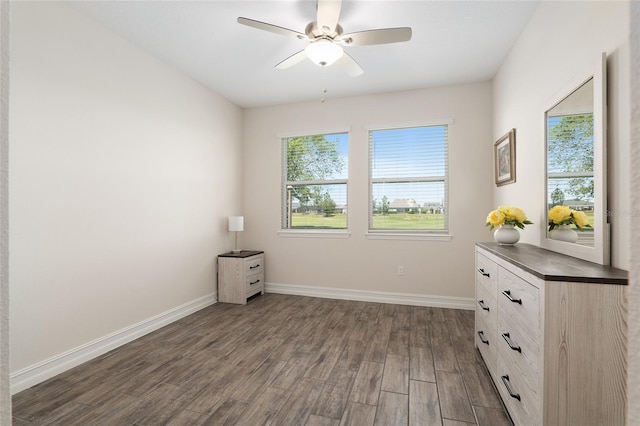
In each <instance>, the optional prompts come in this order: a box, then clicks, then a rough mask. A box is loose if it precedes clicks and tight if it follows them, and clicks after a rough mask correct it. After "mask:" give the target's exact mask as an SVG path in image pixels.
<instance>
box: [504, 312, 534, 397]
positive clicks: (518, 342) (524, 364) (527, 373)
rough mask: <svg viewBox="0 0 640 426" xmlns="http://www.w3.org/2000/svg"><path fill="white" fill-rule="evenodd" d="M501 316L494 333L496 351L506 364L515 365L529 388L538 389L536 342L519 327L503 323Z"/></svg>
mask: <svg viewBox="0 0 640 426" xmlns="http://www.w3.org/2000/svg"><path fill="white" fill-rule="evenodd" d="M503 319H504V318H503V317H501V318H499V321H498V323H499V325H498V331H497V333H496V341H497V344H496V346H497V352H498V356H501V357H502V358H503V359H504V360H505V361H506V362H507V364H508V365H510V366H511V365H513V366H515V367H516V368H517V369H518V371H520V372H521V373H522V377H523V378H524V380H525V381H526V382H527V384H528V385H529V387H530V388H531V389H534V390H535V392H536V393H537V392H538V389H539V387H538V386H539V370H540V368H539V360H540V349H539V345H538V342H535V341H533V340H532V339H531V338H530V337H529V336H527V335H526V333H524V332H522V330H521V329H520V327H516V326H514V325H513V324H509V321H508V322H507V323H506V324H505V323H504V321H503Z"/></svg>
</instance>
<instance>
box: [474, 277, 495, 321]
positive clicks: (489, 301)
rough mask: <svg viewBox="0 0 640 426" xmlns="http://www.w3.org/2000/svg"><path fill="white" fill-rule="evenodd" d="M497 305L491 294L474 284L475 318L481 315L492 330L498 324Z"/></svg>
mask: <svg viewBox="0 0 640 426" xmlns="http://www.w3.org/2000/svg"><path fill="white" fill-rule="evenodd" d="M497 305H498V303H497V302H496V298H495V296H491V295H490V294H489V292H488V291H487V290H486V289H485V288H484V287H482V286H479V285H478V286H476V318H478V317H481V318H482V319H483V320H484V322H485V323H486V324H487V325H488V326H489V327H491V328H492V330H495V329H496V327H497V325H498V309H497V308H498V306H497Z"/></svg>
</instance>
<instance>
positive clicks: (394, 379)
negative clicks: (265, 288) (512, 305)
mask: <svg viewBox="0 0 640 426" xmlns="http://www.w3.org/2000/svg"><path fill="white" fill-rule="evenodd" d="M473 315H474V314H473V311H462V310H454V309H442V308H428V307H416V306H404V305H391V304H379V303H369V302H356V301H346V300H331V299H318V298H311V297H302V296H289V295H279V294H265V295H263V296H258V297H255V298H254V299H253V300H251V301H250V302H249V303H248V304H247V305H230V304H224V303H218V304H216V305H213V306H210V307H208V308H206V309H203V310H201V311H199V312H197V313H195V314H193V315H190V316H188V317H186V318H183V319H181V320H179V321H177V322H175V323H173V324H170V325H168V326H166V327H164V328H162V329H160V330H157V331H155V332H153V333H151V334H148V335H146V336H144V337H142V338H140V339H138V340H135V341H133V342H131V343H129V344H127V345H124V346H122V347H120V348H118V349H115V350H113V351H111V352H109V353H107V354H105V355H102V356H100V357H98V358H96V359H94V360H91V361H89V362H87V363H85V364H83V365H81V366H78V367H76V368H74V369H72V370H69V371H67V372H65V373H62V374H60V375H58V376H56V377H54V378H51V379H49V380H47V381H46V382H43V383H41V384H38V385H37V386H34V387H32V388H30V389H27V390H25V391H23V392H20V393H19V394H16V395H15V396H14V397H13V420H14V425H28V424H37V425H49V424H52V425H83V426H84V425H189V426H191V425H263V424H272V425H314V426H320V425H357V426H366V425H407V424H410V425H445V426H447V425H449V426H453V425H459V426H462V425H473V424H479V425H491V426H498V425H510V424H511V423H510V421H509V419H508V417H507V416H506V414H505V412H504V409H503V407H502V405H501V403H500V400H499V398H498V395H497V393H496V391H495V388H494V387H493V384H492V382H491V379H490V378H489V376H488V374H487V372H486V369H485V367H484V365H483V364H482V361H481V359H480V355H479V353H478V352H477V349H476V348H475V346H474V343H473V333H474V316H473Z"/></svg>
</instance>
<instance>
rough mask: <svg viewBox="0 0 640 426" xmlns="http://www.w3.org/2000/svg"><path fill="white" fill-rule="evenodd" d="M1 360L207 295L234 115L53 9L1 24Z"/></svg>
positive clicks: (224, 202) (49, 353)
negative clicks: (5, 313)
mask: <svg viewBox="0 0 640 426" xmlns="http://www.w3.org/2000/svg"><path fill="white" fill-rule="evenodd" d="M11 55H12V56H11V75H12V80H11V101H10V107H11V114H10V140H11V152H10V162H11V174H10V194H11V205H10V234H11V238H10V252H11V257H10V283H11V286H10V287H11V366H12V371H13V372H16V371H18V370H20V369H23V368H25V367H27V366H32V365H34V364H37V363H39V362H42V361H44V360H48V359H50V358H51V357H53V356H57V355H59V354H63V353H65V352H66V351H70V350H72V349H74V348H76V347H79V346H81V345H83V344H86V343H87V342H91V341H93V340H94V339H98V338H102V337H104V336H108V335H109V334H110V333H113V332H116V331H118V330H121V329H124V328H126V327H129V326H131V325H132V324H136V323H138V322H140V321H143V320H147V319H149V318H152V317H154V316H155V315H158V314H161V313H163V312H165V311H167V310H170V309H173V308H175V307H177V306H180V305H182V304H185V303H187V302H190V301H192V300H194V299H198V298H201V297H203V296H207V295H212V294H213V293H214V292H215V259H216V254H218V253H219V252H223V251H225V250H228V249H229V248H230V247H231V245H232V240H231V238H230V237H229V234H228V232H227V230H226V217H227V216H228V215H229V214H233V213H235V212H236V211H237V210H239V207H240V198H239V197H238V193H239V191H240V190H241V187H240V178H241V176H240V172H239V170H240V137H241V115H242V111H241V110H240V109H239V108H238V107H236V106H234V105H233V104H231V103H230V102H228V101H226V100H225V99H223V98H221V97H220V96H218V95H217V94H215V93H213V92H211V91H209V90H207V89H205V88H204V87H203V86H201V85H199V84H197V83H195V82H194V81H192V80H190V79H188V78H186V77H185V76H184V75H182V74H180V73H178V72H177V71H175V70H174V69H173V68H170V67H168V66H166V65H165V64H163V63H161V62H160V61H158V60H156V59H154V58H152V57H151V56H150V55H148V54H146V53H144V52H143V51H141V50H139V49H138V48H135V47H133V46H132V45H130V44H128V43H127V42H125V41H124V40H122V39H121V38H119V37H117V36H115V35H114V34H113V33H110V32H108V31H107V30H105V29H103V28H102V27H100V26H98V25H96V24H95V23H94V22H93V21H91V20H89V19H87V18H86V17H83V16H82V15H81V14H79V13H78V12H77V11H75V10H73V9H71V8H68V7H67V6H64V5H62V4H61V3H53V2H51V3H46V2H42V3H30V2H16V3H13V4H12V22H11Z"/></svg>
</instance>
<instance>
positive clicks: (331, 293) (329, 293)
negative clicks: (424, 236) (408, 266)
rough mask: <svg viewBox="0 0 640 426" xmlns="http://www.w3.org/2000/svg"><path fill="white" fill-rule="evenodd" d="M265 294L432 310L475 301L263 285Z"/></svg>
mask: <svg viewBox="0 0 640 426" xmlns="http://www.w3.org/2000/svg"><path fill="white" fill-rule="evenodd" d="M265 291H266V292H267V293H280V294H295V295H298V296H311V297H322V298H325V299H344V300H359V301H362V302H378V303H395V304H398V305H412V306H431V307H434V308H452V309H466V310H474V309H475V300H474V299H473V298H467V297H445V296H432V295H428V294H410V293H391V292H386V291H367V290H351V289H344V288H328V287H314V286H306V285H295V284H275V283H265Z"/></svg>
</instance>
